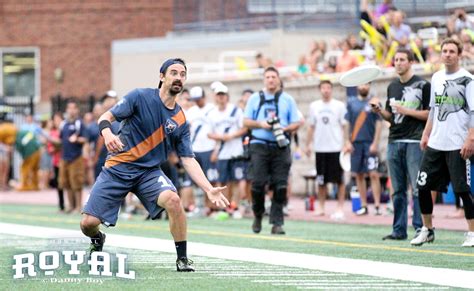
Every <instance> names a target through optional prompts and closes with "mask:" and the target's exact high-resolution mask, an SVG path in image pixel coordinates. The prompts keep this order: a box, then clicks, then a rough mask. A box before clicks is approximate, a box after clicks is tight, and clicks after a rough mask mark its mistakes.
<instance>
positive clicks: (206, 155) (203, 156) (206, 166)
mask: <svg viewBox="0 0 474 291" xmlns="http://www.w3.org/2000/svg"><path fill="white" fill-rule="evenodd" d="M211 154H212V151H209V152H201V153H194V155H195V159H196V161H197V162H198V164H199V165H200V166H201V169H202V171H203V172H204V175H206V178H207V179H208V180H209V182H211V183H214V182H217V179H218V177H219V174H218V172H217V165H216V163H212V162H211ZM183 181H184V184H183V185H182V187H186V186H191V182H192V180H191V177H189V175H188V173H185V174H184V177H183Z"/></svg>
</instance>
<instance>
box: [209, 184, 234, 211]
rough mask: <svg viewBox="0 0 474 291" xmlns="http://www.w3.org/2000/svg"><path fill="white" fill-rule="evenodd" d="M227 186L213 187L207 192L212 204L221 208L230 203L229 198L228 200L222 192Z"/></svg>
mask: <svg viewBox="0 0 474 291" xmlns="http://www.w3.org/2000/svg"><path fill="white" fill-rule="evenodd" d="M225 188H227V186H224V187H212V188H211V189H209V191H208V192H207V193H206V194H207V197H208V198H209V200H210V201H211V202H212V204H214V205H216V206H218V207H221V208H225V207H227V206H229V205H230V203H229V200H227V198H226V197H225V195H224V194H223V193H222V191H223V190H224V189H225Z"/></svg>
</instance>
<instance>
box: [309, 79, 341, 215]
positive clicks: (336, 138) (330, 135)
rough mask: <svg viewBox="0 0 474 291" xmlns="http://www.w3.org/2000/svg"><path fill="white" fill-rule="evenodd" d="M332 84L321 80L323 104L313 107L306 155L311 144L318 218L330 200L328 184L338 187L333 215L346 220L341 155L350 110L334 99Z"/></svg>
mask: <svg viewBox="0 0 474 291" xmlns="http://www.w3.org/2000/svg"><path fill="white" fill-rule="evenodd" d="M332 87H333V85H332V83H331V81H329V80H322V81H321V82H320V83H319V90H320V91H321V96H322V99H321V100H316V101H314V102H313V103H311V105H310V109H309V114H308V116H309V118H308V120H309V127H308V134H307V137H306V149H305V152H306V155H307V156H308V157H309V156H310V154H311V148H310V147H311V143H312V144H313V152H315V154H316V155H315V157H316V172H317V174H316V175H317V176H316V182H317V184H318V199H319V209H318V210H317V212H316V215H317V216H323V215H324V205H325V202H326V196H327V191H328V190H327V183H334V184H336V185H337V186H338V193H337V197H338V210H337V211H336V212H335V213H334V214H333V215H332V217H333V218H334V219H343V218H344V212H343V208H344V194H345V189H344V181H343V170H342V168H341V165H340V163H339V155H340V153H341V150H342V148H343V146H344V138H343V134H344V132H345V130H344V127H347V120H346V119H345V118H344V116H345V115H346V112H347V109H346V106H345V105H344V103H342V102H341V101H339V100H335V99H333V98H332Z"/></svg>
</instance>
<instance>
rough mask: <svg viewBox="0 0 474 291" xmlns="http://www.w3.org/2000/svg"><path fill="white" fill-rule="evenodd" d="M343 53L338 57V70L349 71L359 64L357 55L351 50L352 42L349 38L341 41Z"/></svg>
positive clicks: (339, 71)
mask: <svg viewBox="0 0 474 291" xmlns="http://www.w3.org/2000/svg"><path fill="white" fill-rule="evenodd" d="M341 48H342V55H341V56H340V57H339V58H338V59H337V66H336V72H338V73H343V72H346V71H349V70H351V69H353V68H355V67H357V66H358V65H359V61H358V60H357V57H356V56H354V55H352V54H351V52H350V51H349V50H350V48H351V44H350V43H349V40H347V39H346V40H344V41H342V43H341Z"/></svg>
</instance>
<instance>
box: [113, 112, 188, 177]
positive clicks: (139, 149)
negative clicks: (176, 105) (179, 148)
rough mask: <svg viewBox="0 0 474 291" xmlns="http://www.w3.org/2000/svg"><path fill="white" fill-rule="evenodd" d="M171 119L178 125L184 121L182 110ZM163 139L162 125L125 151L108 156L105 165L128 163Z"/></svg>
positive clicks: (146, 152)
mask: <svg viewBox="0 0 474 291" xmlns="http://www.w3.org/2000/svg"><path fill="white" fill-rule="evenodd" d="M172 119H173V120H174V121H175V122H176V123H177V124H178V127H179V126H181V125H183V124H184V123H185V122H186V117H185V116H184V113H183V111H182V110H180V111H179V112H178V113H177V114H176V115H175V116H173V117H172ZM164 139H165V132H164V129H163V125H162V126H160V127H159V128H158V129H157V130H155V132H153V133H152V134H151V135H150V136H149V137H148V138H147V139H145V140H144V141H142V142H141V143H139V144H137V145H136V146H134V147H133V148H131V149H129V150H128V151H126V152H123V153H119V154H117V155H115V156H113V157H110V159H108V160H107V161H106V162H105V167H106V168H110V167H113V166H116V165H118V164H121V163H129V162H133V161H136V160H138V159H139V158H141V157H143V156H144V155H146V154H148V153H149V152H150V151H151V150H153V149H154V148H155V147H157V146H158V145H159V144H160V143H161V142H163V140H164Z"/></svg>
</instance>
